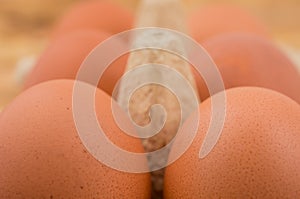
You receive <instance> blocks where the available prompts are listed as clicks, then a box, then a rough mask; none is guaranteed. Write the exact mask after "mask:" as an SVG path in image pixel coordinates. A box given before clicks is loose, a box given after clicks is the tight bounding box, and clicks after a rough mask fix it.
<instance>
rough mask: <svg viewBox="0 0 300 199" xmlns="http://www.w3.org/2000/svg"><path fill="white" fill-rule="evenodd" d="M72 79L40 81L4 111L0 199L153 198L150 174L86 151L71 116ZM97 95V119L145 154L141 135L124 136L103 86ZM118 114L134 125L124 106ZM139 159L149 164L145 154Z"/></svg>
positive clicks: (124, 144) (118, 140) (122, 143)
mask: <svg viewBox="0 0 300 199" xmlns="http://www.w3.org/2000/svg"><path fill="white" fill-rule="evenodd" d="M73 84H74V82H73V81H71V80H54V81H49V82H45V83H42V84H39V85H37V86H34V87H32V88H30V89H28V90H27V91H25V92H23V93H22V94H21V95H20V96H18V97H17V98H16V99H15V100H14V101H13V102H12V103H11V104H10V105H9V106H8V107H7V108H6V109H5V111H4V112H3V115H2V116H1V119H0V170H1V175H0V198H124V197H126V198H150V176H149V174H147V173H146V174H131V173H125V172H120V171H117V170H114V169H112V168H109V167H107V166H105V165H104V164H102V163H101V162H100V161H97V160H96V159H95V158H94V157H93V156H92V155H91V154H90V153H89V152H87V149H86V148H85V147H84V146H83V144H82V142H81V139H80V138H79V136H78V133H77V130H76V128H75V123H74V120H73V114H72V91H73ZM82 84H85V85H86V86H87V87H91V86H90V85H89V84H86V83H82ZM95 98H96V99H95V101H96V102H95V103H96V104H95V107H96V114H97V117H98V120H99V121H100V120H101V121H102V122H100V123H101V126H102V128H103V129H104V131H105V133H106V134H107V136H108V137H109V139H110V140H111V141H112V142H113V143H114V144H116V145H117V146H119V147H120V148H122V149H124V150H127V151H132V152H137V153H143V152H144V150H143V147H142V145H141V142H140V140H139V139H137V138H132V137H129V136H128V135H125V134H124V133H123V132H122V131H121V130H120V129H119V128H118V126H117V125H116V123H115V122H114V120H113V118H112V113H111V110H110V107H111V106H110V103H111V98H110V97H109V96H108V95H106V94H105V93H104V92H103V91H101V90H99V89H97V91H96V95H95ZM116 114H121V115H124V122H127V123H128V125H131V123H130V120H129V119H128V118H126V116H125V113H124V112H122V110H121V108H119V109H117V112H116ZM122 117H123V116H122ZM135 164H141V165H145V164H146V158H145V161H144V162H136V163H135Z"/></svg>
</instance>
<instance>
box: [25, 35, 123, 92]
mask: <svg viewBox="0 0 300 199" xmlns="http://www.w3.org/2000/svg"><path fill="white" fill-rule="evenodd" d="M110 36H111V35H110V34H107V33H105V32H101V31H94V30H81V31H75V32H72V33H70V34H67V35H64V36H62V37H60V38H58V39H56V40H54V41H52V43H50V45H49V46H48V48H47V49H46V50H45V51H44V52H43V54H42V55H41V57H40V59H39V60H38V62H37V64H36V65H35V67H34V68H33V70H32V71H31V72H30V74H29V75H28V77H27V78H26V81H25V83H24V89H27V88H29V87H31V86H33V85H36V84H38V83H41V82H44V81H48V80H54V79H75V78H76V76H77V73H78V71H79V69H80V66H81V64H82V63H83V61H84V60H85V59H86V57H87V56H88V55H89V54H90V53H91V51H92V50H93V49H94V48H95V47H96V46H98V45H99V44H100V43H101V42H103V41H104V40H106V39H108V38H109V37H110ZM125 45H126V44H125V43H124V41H121V40H119V41H118V40H117V39H114V46H112V47H111V48H110V49H108V51H113V50H114V49H115V48H122V47H123V46H125ZM99 56H101V55H99ZM127 58H128V56H127V55H124V56H121V57H120V58H118V59H117V60H115V61H114V62H113V63H112V64H110V65H109V66H108V68H107V69H106V71H105V72H104V74H103V76H102V78H101V80H100V81H99V84H98V87H99V88H101V89H102V90H104V91H105V92H106V93H108V94H109V95H111V94H112V92H113V89H114V87H115V85H116V83H117V81H118V80H119V78H120V77H121V76H122V75H123V73H124V70H125V66H126V63H127ZM99 64H100V63H99ZM99 78H100V77H99Z"/></svg>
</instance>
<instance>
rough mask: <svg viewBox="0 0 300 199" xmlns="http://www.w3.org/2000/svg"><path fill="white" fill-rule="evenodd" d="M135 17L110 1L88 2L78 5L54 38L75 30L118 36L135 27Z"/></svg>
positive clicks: (66, 17) (96, 0) (57, 28)
mask: <svg viewBox="0 0 300 199" xmlns="http://www.w3.org/2000/svg"><path fill="white" fill-rule="evenodd" d="M133 21H134V16H133V13H131V12H130V11H129V10H126V9H125V8H123V7H122V6H120V5H118V4H116V3H113V2H112V1H108V0H101V1H99V0H88V1H81V2H79V3H76V4H75V5H74V6H73V7H71V8H70V9H69V10H68V11H67V13H66V14H65V15H64V16H63V17H62V19H61V21H60V22H59V23H58V24H57V27H56V29H55V30H54V33H53V36H54V37H57V36H60V35H64V34H66V33H69V32H72V31H74V30H82V29H92V30H101V31H106V32H109V33H111V34H116V33H119V32H122V31H125V30H128V29H131V28H132V26H133V23H134V22H133Z"/></svg>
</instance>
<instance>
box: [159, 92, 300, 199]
mask: <svg viewBox="0 0 300 199" xmlns="http://www.w3.org/2000/svg"><path fill="white" fill-rule="evenodd" d="M225 92H226V96H227V102H226V119H225V124H224V127H223V130H222V134H221V136H220V139H219V140H218V142H217V144H216V146H215V147H214V148H213V150H212V151H211V152H210V153H209V154H208V156H206V157H205V158H204V159H199V151H200V148H201V145H202V144H203V139H204V137H205V135H206V132H207V130H208V125H209V122H210V119H211V99H212V98H214V99H219V98H220V94H216V95H214V96H213V97H212V98H210V99H208V100H206V101H205V102H203V103H202V104H201V105H200V108H199V111H200V126H199V129H198V132H197V135H196V138H195V139H194V140H193V142H192V144H191V146H190V148H189V149H188V150H187V151H186V152H185V153H184V154H183V156H181V158H180V159H178V160H177V161H176V162H175V163H173V164H171V165H170V166H169V167H167V168H166V174H165V189H164V192H165V198H166V199H168V198H197V199H198V198H297V197H298V196H299V194H300V184H299V182H300V144H299V143H300V134H299V132H300V123H299V121H300V106H299V104H297V103H296V102H295V101H293V100H291V99H290V98H288V97H286V96H284V95H282V94H280V93H278V92H275V91H271V90H268V89H263V88H250V87H241V88H234V89H230V90H227V91H225ZM220 103H222V101H220V100H219V103H218V104H217V105H216V106H214V107H213V108H214V109H216V110H218V109H219V108H220V107H222V106H219V105H220ZM194 117H195V115H192V116H191V117H190V119H188V120H187V121H186V123H185V124H184V126H183V127H182V129H181V130H180V131H181V132H182V133H190V132H189V129H190V126H191V125H192V124H193V123H194V122H195V119H194ZM212 125H214V124H212ZM180 142H181V140H176V142H175V143H174V145H173V149H172V151H171V154H170V157H171V156H172V155H174V151H176V145H179V144H180Z"/></svg>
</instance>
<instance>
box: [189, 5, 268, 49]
mask: <svg viewBox="0 0 300 199" xmlns="http://www.w3.org/2000/svg"><path fill="white" fill-rule="evenodd" d="M188 27H189V30H190V33H191V36H192V37H193V38H194V39H195V40H196V41H197V42H200V43H201V42H202V41H204V40H205V39H208V38H209V37H212V36H216V35H219V34H222V33H230V32H248V33H253V34H257V35H261V36H265V37H269V34H268V32H267V30H266V28H265V27H264V26H263V25H262V24H261V23H260V22H259V21H258V20H257V19H256V18H255V17H254V16H252V15H251V14H249V13H248V12H247V11H246V10H244V9H242V8H240V7H238V6H233V5H208V6H204V7H201V8H200V9H197V10H196V11H194V12H193V13H192V14H191V15H190V17H189V18H188Z"/></svg>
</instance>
